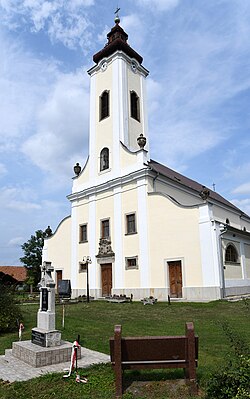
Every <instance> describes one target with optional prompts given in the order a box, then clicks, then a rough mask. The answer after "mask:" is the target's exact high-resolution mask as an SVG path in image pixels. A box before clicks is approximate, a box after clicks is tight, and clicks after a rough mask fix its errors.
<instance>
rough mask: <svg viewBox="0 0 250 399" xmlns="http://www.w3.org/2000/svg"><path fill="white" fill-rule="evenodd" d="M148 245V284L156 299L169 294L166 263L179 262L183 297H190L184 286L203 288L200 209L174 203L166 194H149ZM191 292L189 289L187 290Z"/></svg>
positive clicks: (194, 288) (198, 297)
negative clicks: (152, 289)
mask: <svg viewBox="0 0 250 399" xmlns="http://www.w3.org/2000/svg"><path fill="white" fill-rule="evenodd" d="M148 209H149V245H150V265H151V283H152V284H151V285H152V287H158V289H157V290H155V291H156V292H155V293H156V295H157V296H158V298H159V299H166V298H167V295H168V294H170V290H169V289H170V282H169V269H168V266H169V264H168V262H172V261H181V265H182V283H183V297H184V298H186V299H192V298H190V297H189V296H191V294H190V293H188V292H187V288H189V289H190V288H192V289H193V290H194V291H196V293H195V295H196V297H197V299H200V300H202V299H203V298H202V297H201V294H200V295H199V291H200V290H201V289H202V288H203V276H202V265H201V253H200V246H199V228H198V224H199V211H198V209H197V208H193V209H184V208H180V207H178V206H176V205H175V204H174V203H173V202H171V201H170V200H169V199H167V198H166V197H163V196H161V195H149V197H148ZM189 292H190V291H189Z"/></svg>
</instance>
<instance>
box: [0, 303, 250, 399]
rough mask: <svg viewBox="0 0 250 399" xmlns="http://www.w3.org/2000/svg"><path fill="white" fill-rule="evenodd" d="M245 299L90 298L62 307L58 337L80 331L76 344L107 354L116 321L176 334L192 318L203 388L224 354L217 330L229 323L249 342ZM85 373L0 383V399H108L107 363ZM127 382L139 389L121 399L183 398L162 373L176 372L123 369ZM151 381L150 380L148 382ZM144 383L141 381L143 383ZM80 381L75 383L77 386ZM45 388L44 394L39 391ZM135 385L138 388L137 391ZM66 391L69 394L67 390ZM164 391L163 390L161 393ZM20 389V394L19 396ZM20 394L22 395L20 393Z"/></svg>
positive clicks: (2, 345) (147, 331) (175, 374)
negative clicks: (147, 301)
mask: <svg viewBox="0 0 250 399" xmlns="http://www.w3.org/2000/svg"><path fill="white" fill-rule="evenodd" d="M249 307H250V301H240V302H226V301H215V302H209V303H202V304H201V303H172V304H171V305H168V304H167V303H161V302H160V303H157V304H156V305H154V306H151V305H148V306H143V305H142V304H141V303H139V302H134V303H131V304H130V303H124V304H119V303H107V302H98V301H94V302H91V303H89V304H87V303H78V304H74V305H72V304H69V305H66V315H65V329H64V330H62V339H64V340H69V341H73V340H74V339H76V337H77V335H78V334H80V337H81V344H82V345H83V346H86V347H87V348H90V349H93V350H97V351H100V352H104V353H109V337H110V336H112V335H113V329H114V325H115V324H122V327H123V335H124V336H129V335H130V336H143V335H180V334H184V331H185V322H186V321H193V322H194V326H195V332H196V334H197V335H198V336H199V367H198V369H197V374H198V380H199V384H200V386H201V387H204V386H205V383H206V381H207V379H208V378H209V374H210V372H212V371H213V370H214V369H215V368H216V367H223V362H224V359H225V358H226V356H227V354H228V353H229V352H230V350H231V348H230V343H229V341H228V339H227V337H226V335H225V332H224V330H223V328H222V324H223V323H229V325H230V328H231V329H232V330H233V331H234V332H235V334H236V335H237V336H239V337H240V339H241V340H243V341H245V342H246V345H248V346H249V345H250V334H249V332H250V312H249ZM22 311H23V323H24V326H25V330H24V333H23V339H30V336H31V328H32V327H35V326H36V313H37V305H30V304H29V305H23V306H22ZM56 312H57V328H58V329H60V330H61V329H62V328H61V326H62V306H60V305H58V306H57V307H56ZM15 340H17V333H15V334H5V335H2V336H1V335H0V353H1V354H3V353H4V350H5V349H6V348H11V345H12V342H13V341H15ZM81 373H83V374H84V375H85V374H87V375H88V379H89V382H88V383H87V384H86V385H84V384H76V383H75V382H74V379H73V378H72V379H71V380H70V379H67V380H64V379H63V378H62V375H61V374H54V375H50V376H45V377H40V378H38V379H34V380H31V381H27V382H22V383H14V384H10V385H6V384H0V398H4V399H6V398H11V399H13V398H17V397H19V398H25V399H26V398H33V397H34V398H37V399H39V398H52V397H57V398H65V399H66V398H69V397H70V398H71V399H73V398H90V399H91V398H102V399H105V398H113V397H114V377H113V372H112V370H111V368H110V366H109V365H105V366H95V367H92V368H91V369H88V370H85V371H81ZM125 375H126V381H127V382H128V385H129V384H130V382H132V381H136V380H138V379H141V380H142V381H141V386H140V388H138V387H137V388H135V391H133V390H132V392H130V393H127V394H126V395H125V396H124V398H141V399H143V398H145V399H146V398H152V397H154V399H160V398H165V399H167V398H169V399H175V398H183V399H184V398H187V397H188V396H187V393H186V387H185V386H182V385H181V384H179V383H178V384H177V383H176V384H175V388H174V389H173V387H172V388H171V387H169V386H168V385H167V384H168V383H167V382H166V381H165V380H166V376H167V377H168V378H171V379H182V378H183V372H182V370H177V371H171V372H170V371H157V372H155V371H148V372H134V373H131V372H126V373H125ZM151 380H152V381H153V380H156V382H155V383H153V382H152V383H151V382H150V381H151ZM145 381H147V382H145ZM79 385H80V386H79ZM43 386H46V387H47V391H48V392H47V393H46V395H47V396H42V395H45V394H44V392H43V391H42V390H43V388H42V387H43ZM138 389H139V391H138ZM71 390H72V392H71ZM163 391H164V392H163ZM24 392H25V394H24ZM25 395H26V396H25Z"/></svg>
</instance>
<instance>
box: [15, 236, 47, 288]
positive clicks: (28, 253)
mask: <svg viewBox="0 0 250 399" xmlns="http://www.w3.org/2000/svg"><path fill="white" fill-rule="evenodd" d="M46 236H47V234H46V232H43V231H42V230H37V231H36V232H35V235H32V236H31V237H30V239H29V240H28V241H27V242H25V243H24V244H23V245H22V246H21V248H22V250H23V252H24V256H23V257H22V258H20V261H21V262H22V263H23V264H24V266H25V267H26V269H27V272H28V278H27V283H28V284H30V285H34V286H35V287H36V286H37V284H38V283H39V281H40V277H41V268H40V267H41V264H42V250H43V243H44V237H46Z"/></svg>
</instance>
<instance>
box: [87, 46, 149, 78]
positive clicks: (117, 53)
mask: <svg viewBox="0 0 250 399" xmlns="http://www.w3.org/2000/svg"><path fill="white" fill-rule="evenodd" d="M116 59H123V60H125V61H126V62H127V63H128V64H131V62H132V61H134V60H135V58H131V57H129V56H128V55H127V54H126V53H124V52H123V51H122V50H117V51H115V52H114V53H113V54H111V55H110V56H107V57H105V62H107V64H109V63H111V62H112V61H114V60H116ZM101 65H102V60H100V61H99V63H98V64H97V65H94V66H93V67H91V68H90V69H89V70H88V71H87V72H88V74H89V75H90V76H92V75H93V74H94V73H96V72H98V71H99V70H100V69H101ZM137 72H140V73H141V74H142V75H143V76H145V77H146V76H148V74H149V71H148V70H147V69H146V68H145V67H144V66H142V65H141V64H138V65H137Z"/></svg>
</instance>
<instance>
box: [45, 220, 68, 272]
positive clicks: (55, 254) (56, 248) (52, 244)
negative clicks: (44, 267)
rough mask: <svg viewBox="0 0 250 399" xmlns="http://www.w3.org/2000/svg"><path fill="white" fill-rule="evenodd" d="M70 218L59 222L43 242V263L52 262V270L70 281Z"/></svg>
mask: <svg viewBox="0 0 250 399" xmlns="http://www.w3.org/2000/svg"><path fill="white" fill-rule="evenodd" d="M70 231H71V217H70V216H69V217H66V218H65V219H63V220H62V221H61V223H60V224H59V226H58V227H57V229H56V231H55V233H54V234H53V235H52V236H51V237H49V238H46V239H45V240H44V247H43V261H48V262H52V266H53V267H54V270H55V271H57V270H62V275H63V278H64V279H70V278H71V275H70V269H71V239H70Z"/></svg>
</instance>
